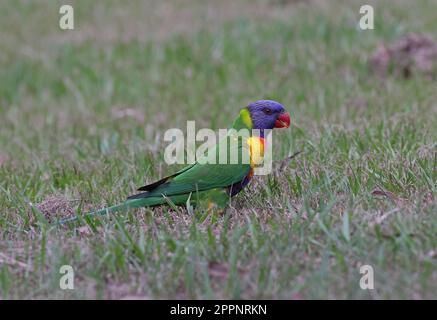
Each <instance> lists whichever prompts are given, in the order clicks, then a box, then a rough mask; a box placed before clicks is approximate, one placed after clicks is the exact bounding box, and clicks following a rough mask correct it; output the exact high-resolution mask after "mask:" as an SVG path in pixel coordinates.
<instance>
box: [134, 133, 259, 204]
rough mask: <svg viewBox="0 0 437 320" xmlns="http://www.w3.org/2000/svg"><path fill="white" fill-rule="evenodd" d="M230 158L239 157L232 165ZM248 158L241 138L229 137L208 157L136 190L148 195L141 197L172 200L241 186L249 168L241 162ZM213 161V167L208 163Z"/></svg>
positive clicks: (246, 162) (245, 163) (210, 150)
mask: <svg viewBox="0 0 437 320" xmlns="http://www.w3.org/2000/svg"><path fill="white" fill-rule="evenodd" d="M225 140H226V141H225ZM231 141H232V143H231ZM224 143H226V145H223V144H224ZM235 150H237V151H235ZM232 151H234V152H232ZM231 154H234V155H235V154H236V155H238V159H235V160H236V161H234V162H235V164H232V163H231V162H230V159H231ZM248 155H249V149H248V146H247V143H245V142H243V141H241V138H240V139H239V138H238V137H236V136H235V135H229V136H227V137H225V138H224V139H223V140H222V141H220V142H219V143H218V144H217V145H216V146H214V147H213V148H211V149H209V150H208V152H207V154H206V155H204V157H202V158H201V159H199V160H198V161H197V162H196V163H195V164H193V165H191V166H188V167H185V168H184V169H182V170H180V171H178V172H176V173H175V174H173V175H171V176H168V177H165V178H163V179H161V180H159V181H157V182H154V183H152V184H150V185H147V186H144V187H141V188H139V189H138V190H142V191H148V192H146V193H144V194H143V196H144V197H153V196H162V195H165V196H174V195H181V194H189V193H191V192H196V191H204V190H210V189H214V188H225V187H229V186H231V185H232V184H234V183H238V182H240V181H241V180H243V179H244V178H245V177H246V176H247V175H248V173H249V171H250V169H251V167H250V164H249V163H248V161H244V160H247V159H249V158H248ZM214 157H215V161H216V164H213V163H211V161H213V160H214ZM245 157H246V158H245ZM220 159H227V162H225V163H224V164H220V163H219V160H220ZM208 160H209V161H208ZM137 196H138V195H137ZM137 196H132V197H137Z"/></svg>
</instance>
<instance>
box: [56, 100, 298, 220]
mask: <svg viewBox="0 0 437 320" xmlns="http://www.w3.org/2000/svg"><path fill="white" fill-rule="evenodd" d="M289 126H290V114H289V113H288V112H287V111H286V110H285V108H284V107H283V106H282V105H281V104H280V103H279V102H276V101H273V100H258V101H256V102H252V103H249V104H248V105H247V106H246V107H244V108H242V109H241V110H240V112H239V115H238V117H237V118H236V119H235V121H234V122H233V125H232V127H231V128H230V129H231V130H229V131H228V134H227V136H226V137H224V138H223V139H222V140H220V141H219V142H218V143H217V144H216V145H214V146H212V147H211V148H209V149H208V150H207V151H206V152H205V155H204V156H205V157H210V158H211V159H213V158H212V157H215V159H216V160H217V159H218V158H220V156H221V155H223V152H226V154H225V155H224V156H225V157H226V161H224V162H225V163H220V161H218V163H217V161H216V162H212V163H211V161H209V162H208V161H200V160H201V159H196V161H195V162H194V163H193V164H190V165H188V166H186V167H184V168H183V169H181V170H179V171H177V172H175V173H173V174H171V175H168V176H166V177H164V178H162V179H160V180H158V181H155V182H153V183H151V184H147V185H145V186H142V187H140V188H138V190H137V191H141V192H140V193H137V194H134V195H131V196H129V197H128V198H127V199H126V201H125V202H123V203H121V204H118V205H114V206H111V207H107V208H104V209H100V210H97V211H94V212H90V213H88V214H86V215H85V216H101V215H106V214H109V213H114V212H119V211H126V210H129V209H131V208H140V207H154V206H160V205H171V204H174V205H176V206H178V205H187V203H192V204H194V205H196V206H197V205H199V206H203V205H205V206H206V207H207V208H208V210H211V209H214V208H217V209H220V208H225V207H226V206H227V205H228V204H229V201H230V199H231V198H232V197H233V196H235V195H236V194H238V193H239V192H240V191H241V190H242V189H243V188H244V187H246V186H247V185H248V183H249V182H250V180H251V179H252V177H253V174H254V168H255V166H256V165H257V164H259V163H260V161H262V157H263V155H264V148H265V146H264V144H265V143H266V142H265V139H264V131H265V130H271V129H273V128H288V127H289ZM241 129H247V130H248V132H249V133H250V136H249V137H248V138H247V139H246V141H242V139H239V138H238V136H237V134H238V132H239V131H240V130H241ZM253 129H258V132H259V136H256V135H253V134H252V132H253V131H252V130H253ZM231 140H234V141H237V140H238V143H234V144H232V143H229V142H230V141H231ZM224 143H228V145H226V147H225V148H223V147H221V145H223V144H224ZM230 148H238V150H230ZM228 149H229V150H228ZM223 150H224V151H223ZM227 151H230V152H227ZM232 151H236V152H237V153H238V154H243V155H245V156H247V157H249V160H250V161H245V162H244V161H240V158H238V161H236V163H232V162H231V161H229V154H230V153H231V152H232ZM217 157H218V158H217ZM242 158H243V156H242ZM260 158H261V159H260ZM234 162H235V161H234ZM77 219H78V216H72V217H67V218H64V219H61V220H59V221H58V223H59V224H64V223H67V222H72V221H75V220H77Z"/></svg>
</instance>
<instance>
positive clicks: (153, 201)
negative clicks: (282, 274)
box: [56, 197, 166, 225]
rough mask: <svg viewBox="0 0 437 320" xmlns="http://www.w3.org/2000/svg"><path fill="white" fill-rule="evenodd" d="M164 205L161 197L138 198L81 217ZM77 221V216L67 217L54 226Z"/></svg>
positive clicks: (163, 199) (164, 201)
mask: <svg viewBox="0 0 437 320" xmlns="http://www.w3.org/2000/svg"><path fill="white" fill-rule="evenodd" d="M164 203H166V200H165V198H163V197H150V198H139V199H132V200H126V201H125V202H123V203H120V204H117V205H115V206H112V207H108V208H104V209H100V210H97V211H92V212H89V213H87V214H85V215H84V216H83V217H84V218H85V217H90V218H92V217H95V216H104V215H107V214H110V213H114V212H120V211H127V210H129V209H133V208H141V207H150V206H156V205H159V204H164ZM78 219H79V217H78V216H73V217H68V218H64V219H60V220H58V222H57V223H56V224H58V225H59V224H65V223H69V222H74V221H77V220H78Z"/></svg>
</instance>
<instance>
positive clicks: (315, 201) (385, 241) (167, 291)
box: [0, 0, 437, 299]
mask: <svg viewBox="0 0 437 320" xmlns="http://www.w3.org/2000/svg"><path fill="white" fill-rule="evenodd" d="M72 3H73V7H74V9H75V30H73V31H63V30H60V29H59V27H58V19H59V13H58V11H59V5H60V2H57V1H49V0H46V1H15V0H7V1H2V2H1V4H0V16H1V19H0V146H1V149H0V239H1V240H0V298H3V299H18V298H25V299H27V298H32V299H35V298H50V299H51V298H67V299H79V298H88V299H90V298H97V299H102V298H114V299H118V298H128V299H129V298H139V299H142V298H144V299H153V298H218V299H221V298H254V299H258V298H264V299H334V298H350V299H395V298H400V299H407V298H408V299H411V298H413V299H423V298H434V299H435V298H437V295H436V292H437V237H436V235H437V215H436V212H437V200H436V195H437V193H436V192H437V188H436V182H437V170H436V162H437V153H436V141H437V116H436V115H437V103H436V101H437V90H436V82H435V80H436V78H435V77H434V78H432V77H431V78H430V77H429V76H425V75H424V74H422V73H420V72H413V73H412V74H411V75H408V77H405V76H403V74H402V72H391V73H390V72H388V73H386V74H380V73H378V72H375V71H374V70H373V69H372V68H371V67H370V61H371V57H372V55H373V54H374V52H375V51H376V50H377V48H378V47H380V45H381V44H391V43H395V42H396V41H398V40H399V39H401V38H402V37H404V36H406V35H408V34H412V33H414V34H424V35H427V36H429V37H431V38H433V39H434V40H436V38H437V34H436V30H437V22H436V19H435V12H436V8H437V2H436V1H435V0H433V1H431V0H430V1H425V0H420V1H414V2H413V1H408V0H400V1H396V2H395V1H377V2H370V3H371V4H372V3H373V5H374V8H375V29H374V30H368V31H363V30H360V29H359V28H358V27H357V25H358V21H359V18H360V14H359V7H360V6H361V5H362V4H364V3H363V2H362V1H357V0H354V1H348V2H347V4H346V3H345V1H339V0H338V1H337V0H334V1H318V0H313V1H304V0H302V1H280V0H270V1H267V0H266V1H228V0H225V1H220V2H219V1H215V2H206V1H194V0H184V1H175V2H170V1H168V2H167V1H166V2H157V1H155V2H153V3H152V2H147V1H146V2H144V1H129V2H128V4H127V3H125V2H118V1H98V2H97V1H85V0H83V1H73V2H72ZM367 3H368V1H367V2H366V4H367ZM261 98H269V99H274V100H277V101H279V102H281V103H283V104H284V105H285V106H286V108H287V109H288V110H289V111H290V113H291V115H292V126H291V128H290V129H289V130H281V131H280V132H276V133H275V136H274V155H273V157H274V160H275V166H274V173H273V174H272V175H270V176H267V177H255V178H254V181H253V182H252V183H251V185H250V187H249V188H247V190H245V191H244V192H243V193H242V194H241V195H239V196H238V197H237V198H235V199H234V201H233V204H232V207H231V208H230V209H228V211H227V212H226V214H224V215H221V214H219V213H211V214H204V213H203V212H199V211H196V210H194V211H193V210H187V209H186V208H177V209H173V208H165V207H164V208H156V209H140V210H132V211H130V212H128V213H120V214H118V215H114V216H112V218H110V219H98V221H91V222H88V223H86V222H85V223H84V224H83V225H82V226H81V227H79V228H77V227H74V226H71V227H51V226H50V225H47V224H46V220H47V219H48V220H50V219H51V218H53V217H54V216H59V215H68V214H71V213H74V212H77V211H79V212H84V211H86V210H90V209H93V208H101V207H104V206H106V205H112V204H116V203H118V202H120V201H122V200H123V199H125V198H126V196H128V195H130V194H132V193H133V192H134V190H135V188H136V187H138V186H141V185H143V184H144V183H147V182H152V181H153V180H155V179H157V178H159V177H162V176H164V175H165V174H168V173H172V172H174V171H176V170H177V169H179V167H175V166H168V165H166V164H165V162H164V160H163V150H164V146H165V143H164V141H163V133H164V131H165V130H166V129H169V128H182V129H184V128H185V127H186V121H187V120H195V121H196V126H197V128H202V127H210V128H213V129H219V128H226V127H228V126H229V124H230V123H231V121H232V120H233V119H234V118H235V117H236V115H237V113H238V110H239V108H241V107H243V106H245V105H247V103H248V102H251V101H254V100H258V99H261ZM300 150H302V151H303V152H302V153H301V154H299V155H298V156H296V157H295V158H294V159H292V160H291V161H287V157H288V156H290V155H292V154H294V153H295V152H296V151H300ZM62 265H71V266H72V267H73V269H74V273H75V281H74V290H61V289H60V287H59V279H60V276H61V274H60V273H59V269H60V267H61V266H62ZM362 265H370V266H372V267H373V269H374V277H375V279H374V290H363V289H361V288H360V286H359V281H360V277H361V276H362V274H360V273H359V269H360V266H362Z"/></svg>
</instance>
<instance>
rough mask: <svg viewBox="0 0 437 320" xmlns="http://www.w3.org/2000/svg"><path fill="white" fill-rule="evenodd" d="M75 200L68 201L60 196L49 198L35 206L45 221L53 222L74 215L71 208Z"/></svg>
mask: <svg viewBox="0 0 437 320" xmlns="http://www.w3.org/2000/svg"><path fill="white" fill-rule="evenodd" d="M74 202H75V200H68V199H67V198H65V197H62V196H49V197H47V198H45V199H44V201H42V202H40V203H38V204H35V207H36V208H37V209H38V210H39V211H41V213H42V214H44V216H45V217H46V219H47V220H49V221H53V220H54V219H55V218H66V217H70V216H73V215H75V209H74V207H73V204H74Z"/></svg>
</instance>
